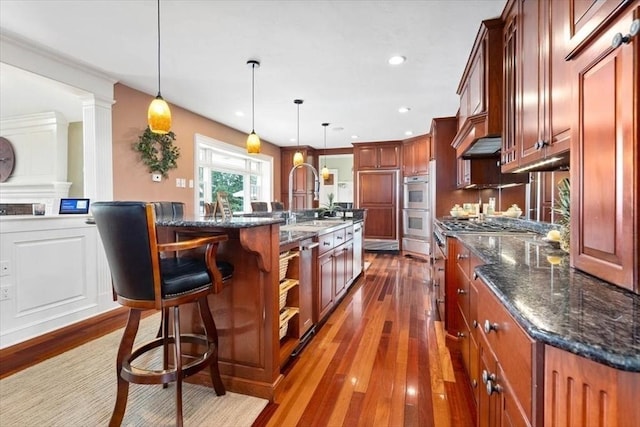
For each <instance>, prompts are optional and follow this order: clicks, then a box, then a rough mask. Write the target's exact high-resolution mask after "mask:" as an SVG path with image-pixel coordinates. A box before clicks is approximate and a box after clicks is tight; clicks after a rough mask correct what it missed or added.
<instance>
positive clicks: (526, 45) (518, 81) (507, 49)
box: [501, 0, 571, 172]
mask: <svg viewBox="0 0 640 427" xmlns="http://www.w3.org/2000/svg"><path fill="white" fill-rule="evenodd" d="M569 12H570V11H569V3H568V2H566V1H553V0H511V1H509V3H507V5H506V7H505V10H504V12H503V19H504V40H503V49H504V73H505V74H504V90H503V92H504V111H503V116H504V122H503V123H504V127H503V140H502V157H501V160H502V165H503V166H502V170H503V172H513V171H515V170H518V169H521V168H530V169H536V170H543V169H545V168H557V166H558V164H563V163H567V161H568V156H567V154H566V153H567V152H568V150H569V145H570V126H571V116H570V112H571V110H570V108H571V103H570V101H571V92H570V90H571V84H570V81H569V77H570V74H569V70H570V68H569V66H570V65H569V64H568V63H567V62H566V61H565V55H566V54H567V46H568V43H569V37H570V33H569V27H570V23H569ZM551 158H558V159H559V160H557V161H555V162H553V163H548V164H547V165H543V164H540V163H541V162H543V161H546V160H549V159H551ZM549 165H550V166H549Z"/></svg>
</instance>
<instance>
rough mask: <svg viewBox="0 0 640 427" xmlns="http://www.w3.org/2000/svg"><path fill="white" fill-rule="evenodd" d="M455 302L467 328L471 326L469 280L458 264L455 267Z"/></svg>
mask: <svg viewBox="0 0 640 427" xmlns="http://www.w3.org/2000/svg"><path fill="white" fill-rule="evenodd" d="M456 300H457V301H458V305H459V306H460V312H461V313H462V317H464V320H465V322H466V323H467V325H468V326H471V323H470V322H471V319H470V317H469V279H468V278H467V275H466V273H465V272H464V271H463V270H462V267H461V266H460V264H457V265H456Z"/></svg>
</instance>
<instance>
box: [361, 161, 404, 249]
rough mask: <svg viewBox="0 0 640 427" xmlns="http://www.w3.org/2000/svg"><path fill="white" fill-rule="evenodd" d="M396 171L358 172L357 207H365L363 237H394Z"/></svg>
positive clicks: (395, 233)
mask: <svg viewBox="0 0 640 427" xmlns="http://www.w3.org/2000/svg"><path fill="white" fill-rule="evenodd" d="M397 192H398V182H397V172H395V171H380V172H363V173H359V174H358V198H359V200H358V208H360V209H367V220H366V222H365V228H364V237H365V238H370V239H396V238H397V236H398V233H397V228H398V226H397V221H398V219H397V210H398V208H397V200H398V193H397Z"/></svg>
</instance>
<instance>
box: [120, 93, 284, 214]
mask: <svg viewBox="0 0 640 427" xmlns="http://www.w3.org/2000/svg"><path fill="white" fill-rule="evenodd" d="M114 94H115V100H116V103H115V104H114V105H113V107H112V120H113V129H112V132H113V135H112V136H113V198H114V200H142V201H168V200H170V201H176V202H184V203H185V204H186V211H187V212H193V208H194V206H193V204H194V202H193V198H194V191H195V189H194V188H189V179H193V178H194V166H193V161H194V160H193V159H194V157H193V156H194V153H193V141H194V137H195V134H196V133H199V134H201V135H205V136H208V137H211V138H214V139H217V140H218V141H223V142H226V143H228V144H232V145H236V146H239V147H244V145H245V142H246V139H247V134H245V133H242V132H239V131H237V130H235V129H232V128H230V127H228V126H225V125H223V124H220V123H217V122H214V121H212V120H209V119H207V118H204V117H202V116H200V115H197V114H195V113H192V112H190V111H187V110H185V109H183V108H180V107H177V106H175V105H173V104H169V105H170V107H171V116H172V125H171V130H172V131H173V132H174V133H175V134H176V140H175V144H176V145H177V146H178V147H180V158H179V159H178V168H177V169H172V170H171V171H169V177H168V178H167V179H163V180H162V182H153V181H152V180H151V174H150V173H149V172H148V171H147V168H146V166H144V164H142V162H141V161H140V157H139V154H138V153H137V152H135V151H134V150H133V148H132V145H133V144H134V143H135V142H137V141H138V135H140V134H141V133H142V132H144V129H145V127H146V126H147V108H148V106H149V103H150V102H151V100H152V99H153V96H151V95H148V94H146V93H143V92H139V91H137V90H135V89H132V88H130V87H127V86H125V85H122V84H119V83H118V84H116V85H115V87H114ZM262 154H266V155H269V156H272V157H273V168H274V178H273V180H274V181H273V191H274V195H279V194H280V147H277V146H276V145H273V144H270V143H268V142H265V141H264V140H263V141H262ZM176 178H185V179H186V180H187V188H178V187H176ZM274 198H276V196H274Z"/></svg>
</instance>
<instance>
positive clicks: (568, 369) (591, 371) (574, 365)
mask: <svg viewBox="0 0 640 427" xmlns="http://www.w3.org/2000/svg"><path fill="white" fill-rule="evenodd" d="M544 378H545V379H544V389H545V393H544V400H545V405H544V408H545V409H544V425H545V426H553V427H571V426H576V425H582V426H584V425H590V423H591V422H593V421H595V420H598V425H600V426H632V425H637V424H635V423H637V422H638V420H640V405H638V396H640V373H638V372H624V371H618V370H616V369H613V368H610V367H608V366H605V365H601V364H599V363H596V362H593V361H591V360H588V359H585V358H583V357H580V356H577V355H575V354H572V353H568V352H566V351H563V350H560V349H558V348H555V347H551V346H546V347H545V369H544Z"/></svg>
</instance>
